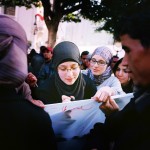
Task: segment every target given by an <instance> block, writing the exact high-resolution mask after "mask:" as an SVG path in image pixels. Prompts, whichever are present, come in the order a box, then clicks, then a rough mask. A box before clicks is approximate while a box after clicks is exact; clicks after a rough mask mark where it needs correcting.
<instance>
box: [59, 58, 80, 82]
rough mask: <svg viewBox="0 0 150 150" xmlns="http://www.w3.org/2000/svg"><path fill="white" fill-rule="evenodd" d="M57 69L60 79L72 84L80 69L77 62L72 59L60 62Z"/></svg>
mask: <svg viewBox="0 0 150 150" xmlns="http://www.w3.org/2000/svg"><path fill="white" fill-rule="evenodd" d="M57 70H58V75H59V77H60V79H61V80H62V81H63V82H64V83H65V84H67V85H72V84H74V83H75V81H76V80H77V78H78V76H79V73H80V71H81V70H80V67H79V64H78V63H77V62H73V61H68V62H64V63H61V64H60V65H59V66H58V67H57Z"/></svg>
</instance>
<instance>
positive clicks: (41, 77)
mask: <svg viewBox="0 0 150 150" xmlns="http://www.w3.org/2000/svg"><path fill="white" fill-rule="evenodd" d="M53 74H54V66H53V63H52V60H50V61H48V62H45V63H44V64H43V65H42V66H41V69H40V71H39V74H38V84H42V83H44V81H45V80H46V79H48V78H50V77H51V76H52V75H53Z"/></svg>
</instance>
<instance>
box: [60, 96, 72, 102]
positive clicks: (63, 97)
mask: <svg viewBox="0 0 150 150" xmlns="http://www.w3.org/2000/svg"><path fill="white" fill-rule="evenodd" d="M72 99H74V100H75V97H74V96H66V95H62V103H66V102H71V100H72Z"/></svg>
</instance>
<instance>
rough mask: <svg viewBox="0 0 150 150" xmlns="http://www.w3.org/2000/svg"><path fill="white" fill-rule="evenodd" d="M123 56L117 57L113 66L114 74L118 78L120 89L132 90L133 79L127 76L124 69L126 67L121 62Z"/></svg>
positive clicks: (128, 91) (126, 91) (127, 91)
mask: <svg viewBox="0 0 150 150" xmlns="http://www.w3.org/2000/svg"><path fill="white" fill-rule="evenodd" d="M122 60H123V58H121V59H119V60H118V61H117V62H116V64H115V65H114V67H113V72H114V75H115V76H116V77H117V78H118V79H119V81H120V83H121V86H122V89H123V91H124V92H125V93H132V92H133V87H134V85H133V81H132V79H131V78H130V76H129V73H128V72H127V71H126V70H127V67H126V66H124V62H122Z"/></svg>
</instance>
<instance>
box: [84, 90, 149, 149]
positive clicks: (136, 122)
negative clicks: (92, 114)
mask: <svg viewBox="0 0 150 150" xmlns="http://www.w3.org/2000/svg"><path fill="white" fill-rule="evenodd" d="M110 143H111V144H110ZM149 143H150V89H147V90H140V91H139V92H137V93H136V94H135V96H134V98H132V99H131V101H130V102H129V103H128V104H127V105H126V107H125V108H124V109H123V110H122V111H120V112H116V113H114V114H112V115H111V116H109V117H106V121H105V124H101V123H98V124H96V125H95V127H94V129H93V130H91V133H90V134H89V135H87V146H86V148H85V149H86V150H88V149H91V148H97V149H100V150H107V149H109V150H110V147H111V150H130V149H131V150H148V149H150V146H149ZM108 145H109V146H108Z"/></svg>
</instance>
